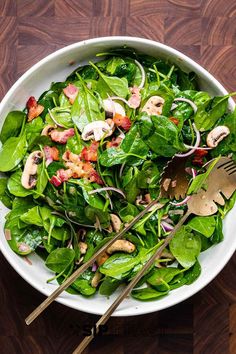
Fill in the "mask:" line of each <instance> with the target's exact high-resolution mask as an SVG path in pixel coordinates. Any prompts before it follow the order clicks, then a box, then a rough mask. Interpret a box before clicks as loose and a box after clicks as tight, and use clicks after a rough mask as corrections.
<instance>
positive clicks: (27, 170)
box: [21, 150, 43, 189]
mask: <svg viewBox="0 0 236 354" xmlns="http://www.w3.org/2000/svg"><path fill="white" fill-rule="evenodd" d="M42 158H43V153H42V151H40V150H37V151H33V152H32V153H31V154H30V155H29V157H28V158H27V160H26V163H25V167H24V171H23V173H22V176H21V184H22V186H23V187H24V188H26V189H31V188H34V187H35V185H36V183H37V169H38V165H39V164H40V163H41V161H42Z"/></svg>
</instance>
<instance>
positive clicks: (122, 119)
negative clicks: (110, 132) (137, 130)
mask: <svg viewBox="0 0 236 354" xmlns="http://www.w3.org/2000/svg"><path fill="white" fill-rule="evenodd" d="M113 122H114V123H115V125H117V126H118V127H121V128H123V129H124V130H125V131H128V130H129V129H130V127H131V120H130V119H129V118H128V117H126V116H122V115H121V114H119V113H116V114H115V116H114V118H113Z"/></svg>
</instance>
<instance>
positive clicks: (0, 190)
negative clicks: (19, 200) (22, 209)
mask: <svg viewBox="0 0 236 354" xmlns="http://www.w3.org/2000/svg"><path fill="white" fill-rule="evenodd" d="M7 181H8V179H7V178H4V177H1V178H0V201H1V202H2V203H3V204H4V205H5V206H6V207H7V208H9V209H11V206H12V199H11V196H9V195H8V193H7Z"/></svg>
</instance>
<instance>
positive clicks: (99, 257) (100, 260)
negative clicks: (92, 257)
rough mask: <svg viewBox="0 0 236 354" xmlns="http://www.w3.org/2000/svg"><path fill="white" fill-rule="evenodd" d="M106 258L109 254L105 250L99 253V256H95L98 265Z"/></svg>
mask: <svg viewBox="0 0 236 354" xmlns="http://www.w3.org/2000/svg"><path fill="white" fill-rule="evenodd" d="M108 258H109V255H108V254H107V253H106V252H104V253H102V254H100V256H98V258H97V265H98V266H99V267H100V266H101V265H102V264H103V263H105V262H106V260H107V259H108Z"/></svg>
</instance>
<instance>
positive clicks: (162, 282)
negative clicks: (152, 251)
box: [147, 267, 183, 291]
mask: <svg viewBox="0 0 236 354" xmlns="http://www.w3.org/2000/svg"><path fill="white" fill-rule="evenodd" d="M181 272H183V270H181V269H178V268H173V267H168V268H159V269H155V271H154V272H153V273H152V275H151V276H150V277H149V278H148V279H147V283H148V284H150V285H151V286H152V287H154V288H155V289H156V290H158V291H168V290H169V289H170V287H169V286H168V283H169V282H170V281H171V280H172V279H173V278H174V277H175V276H176V275H177V274H179V273H181Z"/></svg>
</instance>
